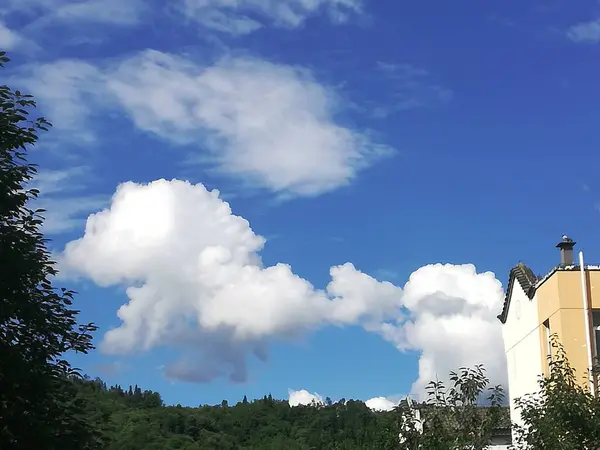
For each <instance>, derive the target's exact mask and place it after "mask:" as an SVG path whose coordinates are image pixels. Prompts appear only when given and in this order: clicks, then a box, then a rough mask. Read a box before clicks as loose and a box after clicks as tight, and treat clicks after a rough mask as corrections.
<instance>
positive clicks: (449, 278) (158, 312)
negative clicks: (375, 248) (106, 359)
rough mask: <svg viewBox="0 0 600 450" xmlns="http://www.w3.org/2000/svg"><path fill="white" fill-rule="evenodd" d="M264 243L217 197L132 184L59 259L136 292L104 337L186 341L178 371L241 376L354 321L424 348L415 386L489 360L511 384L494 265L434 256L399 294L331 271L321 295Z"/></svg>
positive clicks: (343, 270) (161, 183) (140, 347)
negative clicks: (256, 363) (279, 345)
mask: <svg viewBox="0 0 600 450" xmlns="http://www.w3.org/2000/svg"><path fill="white" fill-rule="evenodd" d="M265 242H266V241H265V239H264V238H263V237H262V236H260V235H258V234H256V233H255V232H254V231H253V230H252V228H251V227H250V224H249V223H248V221H247V220H246V219H244V218H243V217H240V216H236V215H234V214H233V212H232V211H231V209H230V207H229V205H228V204H227V203H226V202H224V201H223V200H222V199H221V198H220V196H219V193H218V191H208V190H207V189H206V188H205V187H204V186H203V185H201V184H195V185H194V184H191V183H189V182H184V181H179V180H172V181H165V180H158V181H154V182H152V183H149V184H135V183H131V182H129V183H124V184H122V185H120V186H119V187H118V189H117V191H116V193H115V194H114V196H113V197H112V200H111V203H110V206H109V207H108V208H106V209H104V210H102V211H100V212H98V213H96V214H93V215H91V216H89V218H88V219H87V224H86V227H85V232H84V234H83V235H82V236H81V237H80V238H79V239H76V240H74V241H72V242H70V243H68V244H67V245H66V247H65V249H64V251H63V252H62V253H61V254H60V256H59V258H58V260H59V264H60V268H61V271H63V273H64V274H65V275H66V276H81V277H84V278H88V279H91V280H92V281H93V282H95V283H96V284H98V285H100V286H125V292H126V294H127V297H128V301H127V303H125V304H124V305H123V306H121V307H120V308H119V310H118V312H117V315H118V318H119V320H120V324H119V325H118V326H117V327H116V328H113V329H111V330H109V331H108V332H107V333H106V334H105V335H104V338H103V341H102V343H101V345H100V348H101V350H102V351H104V352H106V353H108V354H115V355H127V354H133V353H138V352H143V351H150V350H152V349H155V348H159V347H163V346H167V347H169V348H172V349H178V350H179V352H180V354H179V357H178V358H176V359H175V360H172V361H165V363H166V364H165V366H166V367H165V375H166V376H168V377H170V378H175V379H180V380H186V381H192V382H209V381H211V380H214V379H215V378H219V377H228V378H229V379H231V380H232V381H236V382H241V381H244V380H245V379H246V378H247V376H248V371H247V360H248V358H250V357H256V358H258V359H260V360H263V361H264V360H266V359H267V356H268V348H269V343H270V342H273V341H276V340H289V339H294V338H296V337H299V336H302V335H304V334H306V333H310V332H311V331H313V330H316V329H319V328H322V327H327V326H337V327H344V326H350V325H354V326H362V327H363V328H364V329H365V330H366V332H371V333H376V334H377V335H379V336H381V337H382V338H383V339H385V340H387V341H389V342H391V343H392V344H393V345H395V346H396V347H397V348H398V349H399V350H401V351H416V352H418V353H419V354H420V359H419V376H418V378H417V379H416V380H415V383H414V384H413V388H412V392H415V393H421V394H422V393H423V391H424V388H425V385H426V384H427V382H428V381H430V380H432V379H436V378H439V379H444V376H445V375H447V374H448V371H449V370H452V369H456V368H457V367H459V366H463V365H467V366H470V365H473V364H478V363H484V364H485V365H486V367H487V368H488V371H489V375H490V378H491V379H492V381H493V382H497V383H503V382H504V381H505V372H506V371H505V362H504V361H503V360H502V358H499V357H498V355H499V354H500V355H502V354H503V351H502V339H501V336H500V324H499V323H498V321H497V319H496V315H497V314H498V311H499V310H500V309H501V305H502V288H501V285H500V282H499V281H498V280H497V279H496V278H495V277H494V275H493V274H492V273H489V272H486V273H477V271H476V270H475V268H474V267H473V266H472V265H459V266H456V265H450V264H445V265H443V264H435V265H430V266H425V267H422V268H420V269H418V270H417V271H416V272H414V273H413V274H412V275H411V276H410V278H409V281H408V282H407V283H406V285H405V286H404V288H401V287H399V286H395V285H393V284H392V283H389V282H380V281H378V280H376V279H375V278H373V277H371V276H370V275H368V274H366V273H363V272H361V271H359V270H358V269H357V268H355V266H354V265H352V264H350V263H345V264H342V265H339V266H334V267H331V268H330V275H331V281H330V282H329V284H328V285H327V286H326V287H325V288H324V289H318V288H316V287H314V286H313V285H312V284H311V283H310V282H308V281H307V280H305V279H303V278H301V277H299V276H298V275H296V274H295V273H294V272H293V270H292V268H291V267H290V266H289V265H287V264H284V263H278V264H275V265H273V266H264V265H263V264H262V262H261V258H260V252H261V250H262V248H263V246H264V245H265ZM449 349H452V351H449ZM305 397H306V396H305ZM373 403H374V404H375V406H377V407H381V406H382V405H383V406H385V405H388V406H389V404H387V403H386V404H385V405H384V403H385V402H382V401H381V399H379V400H378V401H374V402H373ZM386 407H387V406H386Z"/></svg>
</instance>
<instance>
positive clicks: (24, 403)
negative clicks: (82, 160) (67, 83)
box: [0, 52, 96, 450]
mask: <svg viewBox="0 0 600 450" xmlns="http://www.w3.org/2000/svg"><path fill="white" fill-rule="evenodd" d="M6 62H8V58H7V57H6V54H5V53H4V52H0V67H3V66H4V64H5V63H6ZM34 107H35V102H34V101H33V99H32V96H31V95H25V94H22V93H21V92H19V91H14V92H13V91H12V90H11V89H10V88H9V87H8V86H0V273H1V274H2V276H1V277H0V301H1V304H0V305H1V307H0V355H2V356H1V358H0V386H1V388H0V448H10V449H27V450H31V449H37V448H39V449H41V448H43V449H55V448H61V449H71V448H72V449H87V448H92V447H93V446H94V445H95V442H96V441H95V438H94V433H93V431H92V429H91V428H89V427H88V425H87V424H86V423H85V420H84V418H83V416H82V415H81V412H82V404H81V402H80V401H79V400H78V399H77V398H76V397H75V391H74V386H73V384H72V383H71V382H70V381H69V380H68V377H69V376H70V375H72V374H73V369H72V368H71V366H70V365H69V363H68V362H67V361H66V360H65V359H63V358H64V354H65V353H66V352H68V351H76V352H83V353H86V352H87V351H88V350H90V349H91V348H92V343H91V339H92V338H91V334H90V332H92V331H93V330H94V329H95V326H94V325H93V324H88V325H81V326H80V325H78V324H77V314H78V311H76V310H74V309H72V308H71V305H72V299H73V294H74V293H73V292H72V291H68V290H66V289H60V290H57V289H55V288H54V287H53V285H52V277H53V276H54V275H56V269H55V268H54V263H53V262H52V261H51V259H50V254H49V252H48V250H47V248H46V242H47V241H46V239H44V237H43V235H42V233H41V232H40V226H41V224H42V221H43V218H42V217H41V215H40V214H41V213H42V212H43V211H42V210H36V211H33V210H31V209H29V208H28V207H27V205H28V204H29V202H30V201H31V200H32V199H34V198H36V197H37V195H38V192H37V191H36V190H33V189H30V190H27V189H26V185H27V182H29V181H30V180H31V179H32V178H33V177H34V175H35V174H36V167H35V166H34V165H32V164H28V163H27V161H26V151H27V149H28V147H30V146H32V145H34V144H35V143H36V142H37V140H38V136H37V133H38V132H39V131H40V130H41V131H45V130H47V129H48V127H49V126H50V124H49V123H48V122H47V121H46V120H44V119H43V118H38V119H34V120H32V119H30V118H29V111H30V110H31V109H33V108H34Z"/></svg>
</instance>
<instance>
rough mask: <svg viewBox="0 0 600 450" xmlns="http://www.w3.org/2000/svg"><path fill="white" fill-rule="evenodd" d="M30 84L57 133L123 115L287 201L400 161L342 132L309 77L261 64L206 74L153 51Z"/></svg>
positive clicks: (359, 134)
mask: <svg viewBox="0 0 600 450" xmlns="http://www.w3.org/2000/svg"><path fill="white" fill-rule="evenodd" d="M24 83H25V84H26V86H27V88H28V89H30V90H31V91H32V92H33V93H34V94H35V95H36V97H37V98H38V99H39V100H40V105H48V107H49V108H51V109H50V111H49V113H48V116H49V117H51V118H53V120H52V121H53V122H54V123H55V125H56V126H57V127H58V128H66V129H69V130H77V133H78V134H81V135H82V136H83V137H85V138H86V139H88V140H90V139H92V138H91V137H90V136H93V131H92V130H90V128H89V127H88V126H86V123H85V119H86V118H90V117H91V116H92V115H93V114H94V113H98V111H102V110H103V108H110V107H112V108H118V109H120V110H125V111H126V112H127V113H128V116H129V117H130V118H131V120H132V121H133V123H134V124H135V125H136V126H137V128H139V129H141V130H144V131H146V132H148V133H151V134H153V135H155V136H157V137H160V138H161V139H163V140H164V141H166V142H168V143H170V144H172V145H175V146H183V147H185V148H186V149H192V152H191V153H192V156H191V158H190V159H192V160H194V159H196V160H202V161H203V162H204V163H206V162H207V161H208V162H209V163H210V164H211V165H212V166H214V167H215V168H216V169H217V170H218V171H219V172H221V173H223V174H226V175H229V176H232V177H235V178H236V179H239V180H242V181H245V182H250V183H251V184H252V185H254V186H257V187H261V188H265V189H268V190H270V191H273V192H276V193H278V194H281V195H291V196H298V195H300V196H314V195H318V194H321V193H324V192H328V191H331V190H333V189H336V188H338V187H341V186H344V185H347V184H348V183H349V182H350V181H352V179H354V178H355V177H356V175H357V174H358V173H359V172H360V171H361V170H363V169H365V168H367V167H369V166H371V165H372V164H374V163H376V162H377V161H378V160H380V159H381V158H384V157H388V156H391V155H392V154H393V153H394V151H393V150H392V149H391V148H389V147H388V146H386V145H381V144H378V143H376V142H374V141H373V140H372V138H371V136H370V135H369V133H368V132H367V131H364V130H358V129H352V128H349V127H344V126H342V125H340V124H339V122H338V115H339V113H340V112H341V111H342V109H343V105H344V102H343V100H342V99H341V98H340V97H339V96H338V95H337V94H336V92H335V91H334V90H333V89H330V88H328V87H326V86H324V85H322V84H320V83H319V82H318V81H317V80H316V79H315V78H314V77H313V76H312V75H311V73H310V72H309V71H307V70H305V69H301V68H298V67H294V66H288V65H282V64H274V63H271V62H268V61H265V60H261V59H257V58H248V57H240V58H231V57H226V58H223V59H221V60H219V61H218V62H216V63H215V64H213V65H211V66H200V65H198V64H196V63H195V62H193V61H191V60H189V59H185V58H182V57H179V56H176V55H171V54H167V53H162V52H158V51H153V50H148V51H144V52H142V53H140V54H138V55H136V56H134V57H132V58H129V59H127V60H124V61H122V62H121V64H119V65H117V66H111V67H97V66H93V65H91V64H89V63H86V62H83V61H76V60H63V61H58V62H55V63H53V64H48V65H44V66H41V67H36V68H34V69H33V72H32V75H31V76H29V77H26V78H25V80H24ZM194 155H195V156H194Z"/></svg>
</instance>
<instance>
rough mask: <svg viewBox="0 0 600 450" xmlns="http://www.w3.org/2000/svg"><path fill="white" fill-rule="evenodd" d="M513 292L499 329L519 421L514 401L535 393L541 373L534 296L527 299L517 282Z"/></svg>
mask: <svg viewBox="0 0 600 450" xmlns="http://www.w3.org/2000/svg"><path fill="white" fill-rule="evenodd" d="M514 283H515V285H514V287H513V289H512V297H511V304H510V308H509V310H508V315H507V318H506V323H505V324H504V326H503V327H502V335H503V339H504V349H505V351H506V361H507V369H508V398H509V402H510V413H511V417H512V418H513V421H517V422H518V413H517V410H516V408H515V406H516V405H515V400H516V399H517V398H519V397H522V396H523V395H525V394H530V393H534V392H536V391H537V390H538V379H539V376H540V375H541V374H542V373H543V368H542V360H543V359H542V343H541V339H540V325H539V323H540V322H539V320H538V317H539V312H538V306H537V297H534V298H533V299H529V298H528V297H527V295H526V294H525V292H524V291H523V289H522V288H521V285H520V284H519V282H518V281H517V280H515V281H514Z"/></svg>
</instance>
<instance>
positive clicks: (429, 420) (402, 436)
mask: <svg viewBox="0 0 600 450" xmlns="http://www.w3.org/2000/svg"><path fill="white" fill-rule="evenodd" d="M449 378H450V384H449V386H446V384H445V383H443V382H441V381H432V382H430V383H429V385H428V386H427V397H428V398H427V401H426V402H425V403H424V404H419V405H410V404H409V403H407V402H402V403H401V404H400V406H399V407H398V408H397V409H396V413H397V423H396V425H397V426H396V427H395V429H394V431H393V432H392V433H389V438H388V445H386V447H387V448H390V449H392V448H394V449H401V450H425V449H426V450H459V449H460V450H463V449H466V448H468V449H470V450H484V449H487V448H488V446H489V445H490V442H491V439H492V435H493V432H494V430H496V429H498V428H501V427H505V426H507V425H508V423H507V422H508V420H507V414H506V407H503V403H504V391H503V389H502V387H501V386H492V385H491V384H490V380H489V378H488V377H487V376H486V371H485V369H484V367H483V366H476V367H475V368H461V369H460V370H459V371H458V372H451V373H450V377H449ZM482 403H483V404H482Z"/></svg>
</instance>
